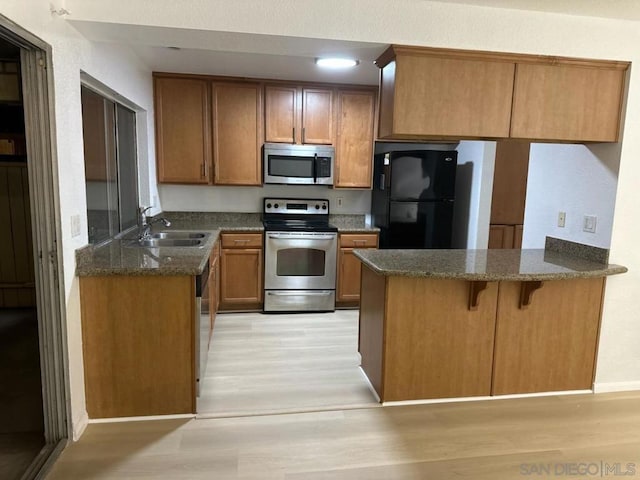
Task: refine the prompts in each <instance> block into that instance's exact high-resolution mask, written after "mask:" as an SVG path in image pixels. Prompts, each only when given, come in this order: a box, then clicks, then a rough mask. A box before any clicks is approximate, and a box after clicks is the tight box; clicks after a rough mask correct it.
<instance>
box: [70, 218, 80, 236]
mask: <svg viewBox="0 0 640 480" xmlns="http://www.w3.org/2000/svg"><path fill="white" fill-rule="evenodd" d="M79 235H80V215H71V236H72V237H77V236H79Z"/></svg>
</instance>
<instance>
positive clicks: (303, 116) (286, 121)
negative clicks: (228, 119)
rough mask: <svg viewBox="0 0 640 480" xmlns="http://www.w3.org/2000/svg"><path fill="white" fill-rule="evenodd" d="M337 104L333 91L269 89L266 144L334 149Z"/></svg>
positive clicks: (269, 87)
mask: <svg viewBox="0 0 640 480" xmlns="http://www.w3.org/2000/svg"><path fill="white" fill-rule="evenodd" d="M333 103H334V92H333V89H331V88H322V87H317V88H316V87H300V86H292V85H267V86H266V87H265V141H266V142H273V143H299V144H318V145H333V143H334V138H335V126H334V119H333V117H334V106H333Z"/></svg>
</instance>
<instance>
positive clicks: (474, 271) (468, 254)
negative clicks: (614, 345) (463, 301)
mask: <svg viewBox="0 0 640 480" xmlns="http://www.w3.org/2000/svg"><path fill="white" fill-rule="evenodd" d="M354 253H355V255H356V256H357V257H358V258H359V259H360V260H362V262H363V263H364V264H365V265H366V266H367V267H369V268H370V269H371V270H373V271H374V272H376V273H379V274H382V275H387V276H408V277H425V278H443V279H459V280H474V281H500V280H506V281H536V280H561V279H571V278H589V277H604V276H607V275H615V274H618V273H625V272H626V271H627V268H626V267H623V266H620V265H611V264H603V263H596V262H593V261H590V260H585V259H583V258H580V257H577V256H573V255H569V254H564V253H559V252H554V251H549V250H543V249H540V250H533V249H532V250H375V249H361V250H354Z"/></svg>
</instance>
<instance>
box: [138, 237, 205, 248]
mask: <svg viewBox="0 0 640 480" xmlns="http://www.w3.org/2000/svg"><path fill="white" fill-rule="evenodd" d="M136 245H137V246H140V247H201V246H203V245H204V240H202V239H197V238H145V239H144V240H138V241H136V242H135V243H134V246H136Z"/></svg>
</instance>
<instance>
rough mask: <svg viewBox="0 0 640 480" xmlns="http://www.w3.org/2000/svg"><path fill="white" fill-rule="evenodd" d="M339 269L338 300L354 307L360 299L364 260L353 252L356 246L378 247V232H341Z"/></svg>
mask: <svg viewBox="0 0 640 480" xmlns="http://www.w3.org/2000/svg"><path fill="white" fill-rule="evenodd" d="M338 242H339V245H340V250H339V252H338V270H337V286H336V290H337V291H336V302H337V305H338V306H341V307H354V306H357V305H358V303H359V301H360V275H361V268H362V262H360V260H359V259H358V258H357V257H356V256H355V255H354V254H353V249H354V248H376V247H377V246H378V235H377V234H369V233H364V234H341V235H340V236H339V237H338Z"/></svg>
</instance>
